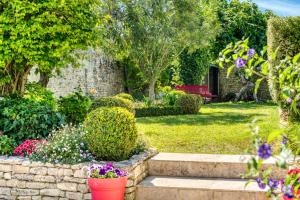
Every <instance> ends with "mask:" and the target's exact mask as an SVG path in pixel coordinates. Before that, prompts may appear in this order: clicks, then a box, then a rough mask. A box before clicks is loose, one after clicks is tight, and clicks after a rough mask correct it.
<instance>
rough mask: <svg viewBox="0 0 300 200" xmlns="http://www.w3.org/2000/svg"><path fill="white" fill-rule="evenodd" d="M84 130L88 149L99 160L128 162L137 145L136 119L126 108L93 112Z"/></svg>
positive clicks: (103, 108)
mask: <svg viewBox="0 0 300 200" xmlns="http://www.w3.org/2000/svg"><path fill="white" fill-rule="evenodd" d="M84 128H85V130H86V131H87V134H86V136H85V141H86V142H87V145H88V149H89V150H90V151H91V153H92V154H93V155H94V156H95V157H96V158H97V159H99V160H114V161H120V160H126V159H128V158H129V156H130V154H131V152H132V151H133V149H134V147H135V145H136V140H137V128H136V124H135V118H134V115H133V114H132V113H131V112H129V111H128V110H127V109H125V108H120V107H111V108H109V107H102V108H98V109H96V110H93V111H92V112H91V113H89V114H88V116H87V118H86V120H85V122H84Z"/></svg>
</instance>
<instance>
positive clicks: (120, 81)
mask: <svg viewBox="0 0 300 200" xmlns="http://www.w3.org/2000/svg"><path fill="white" fill-rule="evenodd" d="M38 80H39V76H38V75H35V74H34V69H33V70H32V73H31V74H30V76H29V79H28V81H29V82H32V81H38ZM48 88H49V89H50V90H52V91H53V92H54V94H55V95H56V96H58V97H59V96H65V95H67V94H69V93H71V92H73V91H75V90H76V89H78V88H79V89H81V90H82V91H83V92H84V93H88V92H89V90H90V89H96V91H97V93H96V94H95V96H97V97H103V96H112V95H115V94H118V93H120V92H123V91H124V72H123V69H122V68H121V67H120V66H118V65H117V64H116V63H115V62H114V61H112V60H111V59H108V58H107V57H105V56H103V55H102V54H101V53H99V52H95V51H89V56H88V57H87V58H86V59H84V60H83V61H82V62H81V66H80V67H79V68H73V67H71V66H69V67H67V68H65V69H62V70H61V72H60V75H57V76H56V77H53V78H50V81H49V84H48Z"/></svg>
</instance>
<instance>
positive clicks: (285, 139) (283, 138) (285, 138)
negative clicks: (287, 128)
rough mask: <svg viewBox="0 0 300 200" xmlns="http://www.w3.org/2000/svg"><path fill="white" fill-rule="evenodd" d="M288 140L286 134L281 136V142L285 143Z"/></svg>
mask: <svg viewBox="0 0 300 200" xmlns="http://www.w3.org/2000/svg"><path fill="white" fill-rule="evenodd" d="M287 141H288V138H287V137H286V136H282V141H281V144H283V145H286V144H287Z"/></svg>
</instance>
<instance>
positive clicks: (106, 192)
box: [88, 177, 127, 200]
mask: <svg viewBox="0 0 300 200" xmlns="http://www.w3.org/2000/svg"><path fill="white" fill-rule="evenodd" d="M126 183H127V177H121V178H109V179H99V178H89V179H88V185H89V187H90V189H91V192H92V199H93V200H124V193H125V187H126Z"/></svg>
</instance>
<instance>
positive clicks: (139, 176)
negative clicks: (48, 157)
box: [0, 150, 156, 200]
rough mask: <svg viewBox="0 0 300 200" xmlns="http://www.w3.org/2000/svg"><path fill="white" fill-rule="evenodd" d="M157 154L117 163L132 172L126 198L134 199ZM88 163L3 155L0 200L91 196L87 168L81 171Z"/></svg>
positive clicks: (0, 171)
mask: <svg viewBox="0 0 300 200" xmlns="http://www.w3.org/2000/svg"><path fill="white" fill-rule="evenodd" d="M155 154H156V151H154V150H149V151H148V152H144V153H141V154H139V155H135V156H133V157H132V158H131V159H130V160H127V161H122V162H117V163H114V165H115V166H116V167H120V168H122V169H125V170H127V171H128V172H129V176H128V182H127V186H126V194H125V200H134V199H135V190H136V185H137V184H138V183H139V182H140V181H141V180H143V179H144V178H145V177H146V176H147V174H148V162H147V161H148V159H150V158H151V157H152V156H154V155H155ZM100 164H104V162H102V163H100ZM88 165H89V163H85V164H78V165H61V164H50V163H41V162H31V161H29V160H28V159H24V158H20V157H0V199H7V200H8V199H20V200H21V199H22V200H67V199H75V200H82V199H91V193H90V191H89V188H88V185H87V175H86V170H82V169H83V168H84V166H88Z"/></svg>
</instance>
